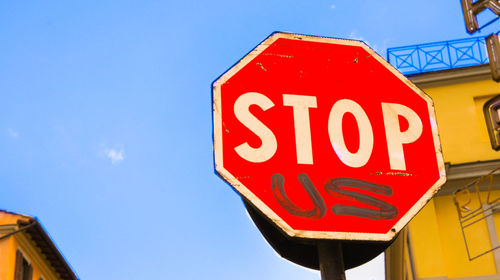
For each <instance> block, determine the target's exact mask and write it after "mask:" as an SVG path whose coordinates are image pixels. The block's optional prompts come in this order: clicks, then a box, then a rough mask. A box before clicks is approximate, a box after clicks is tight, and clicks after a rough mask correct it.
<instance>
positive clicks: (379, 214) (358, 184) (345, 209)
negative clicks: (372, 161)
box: [271, 173, 398, 220]
mask: <svg viewBox="0 0 500 280" xmlns="http://www.w3.org/2000/svg"><path fill="white" fill-rule="evenodd" d="M297 179H298V180H299V182H300V184H301V185H302V187H303V188H304V190H305V191H306V193H307V194H308V196H309V198H310V199H311V201H312V203H313V205H314V206H313V208H312V209H302V208H300V207H298V206H297V205H296V204H295V203H293V202H292V201H291V200H290V199H289V198H288V196H287V195H286V192H285V178H284V177H283V175H281V174H279V173H276V174H274V175H273V176H272V177H271V187H272V191H273V194H274V197H275V198H276V200H277V201H278V203H279V204H280V205H281V207H283V208H284V209H285V210H286V211H288V212H289V213H290V214H292V215H295V216H299V217H305V218H309V219H319V218H321V217H323V216H324V215H325V214H326V204H325V201H324V199H323V197H321V195H320V193H319V192H318V190H317V189H316V187H315V186H314V184H313V183H312V182H311V180H310V179H309V177H308V176H307V174H305V173H301V174H299V176H297ZM324 188H325V191H326V193H328V194H329V195H332V196H335V197H338V198H342V199H350V200H353V201H356V202H361V203H363V204H365V205H367V206H371V207H372V208H364V207H358V206H353V205H344V204H336V205H334V206H333V207H332V212H333V213H334V214H336V215H347V216H356V217H362V218H367V219H375V220H391V219H394V218H395V217H396V216H397V215H398V209H397V208H396V207H395V206H394V205H391V204H389V203H388V202H386V201H383V200H381V199H379V198H376V197H374V196H370V195H368V194H366V193H360V192H356V191H353V190H349V189H345V188H351V189H359V190H364V191H368V192H372V193H376V194H379V195H385V196H392V189H391V188H390V187H389V186H385V185H378V184H374V183H370V182H366V181H363V180H359V179H354V178H345V177H340V178H335V179H328V180H327V182H326V183H325V185H324Z"/></svg>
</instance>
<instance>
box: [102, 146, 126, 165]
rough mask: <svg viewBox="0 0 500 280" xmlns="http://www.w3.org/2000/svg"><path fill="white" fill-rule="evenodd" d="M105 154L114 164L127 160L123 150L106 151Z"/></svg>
mask: <svg viewBox="0 0 500 280" xmlns="http://www.w3.org/2000/svg"><path fill="white" fill-rule="evenodd" d="M104 153H105V154H106V156H107V157H108V158H109V159H111V163H112V164H117V163H120V162H122V161H123V160H124V159H125V157H124V155H123V149H122V148H120V149H119V150H118V149H106V150H104Z"/></svg>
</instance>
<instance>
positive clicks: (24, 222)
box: [0, 210, 78, 280]
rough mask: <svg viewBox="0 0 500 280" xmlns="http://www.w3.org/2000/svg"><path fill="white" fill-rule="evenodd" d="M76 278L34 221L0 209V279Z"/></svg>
mask: <svg viewBox="0 0 500 280" xmlns="http://www.w3.org/2000/svg"><path fill="white" fill-rule="evenodd" d="M32 279H33V280H62V279H64V280H65V279H68V280H69V279H72V280H73V279H78V278H77V276H76V275H75V273H74V272H73V270H72V269H71V267H70V265H69V264H68V262H67V261H66V260H65V259H64V257H63V255H62V254H61V253H60V252H59V250H58V249H57V248H56V246H55V244H54V243H53V242H52V240H51V238H50V237H49V235H48V234H47V232H46V231H45V230H44V229H43V227H42V226H41V225H40V223H39V222H38V220H37V219H35V218H33V217H29V216H25V215H20V214H15V213H10V212H6V211H1V210H0V280H32Z"/></svg>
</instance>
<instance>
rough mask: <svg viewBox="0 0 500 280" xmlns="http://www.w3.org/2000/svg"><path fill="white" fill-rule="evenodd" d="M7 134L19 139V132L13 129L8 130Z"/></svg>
mask: <svg viewBox="0 0 500 280" xmlns="http://www.w3.org/2000/svg"><path fill="white" fill-rule="evenodd" d="M7 134H8V135H9V136H10V137H12V138H17V137H19V131H16V130H14V129H12V128H9V129H7Z"/></svg>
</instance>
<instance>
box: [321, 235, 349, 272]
mask: <svg viewBox="0 0 500 280" xmlns="http://www.w3.org/2000/svg"><path fill="white" fill-rule="evenodd" d="M318 257H319V270H320V272H321V280H346V279H345V270H344V256H343V255H342V243H341V242H340V241H324V242H318Z"/></svg>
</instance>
